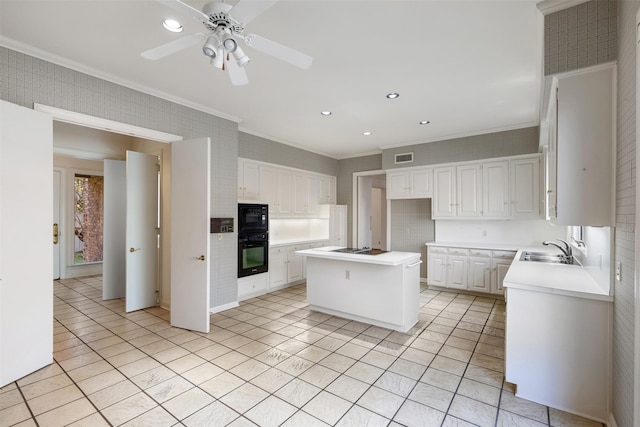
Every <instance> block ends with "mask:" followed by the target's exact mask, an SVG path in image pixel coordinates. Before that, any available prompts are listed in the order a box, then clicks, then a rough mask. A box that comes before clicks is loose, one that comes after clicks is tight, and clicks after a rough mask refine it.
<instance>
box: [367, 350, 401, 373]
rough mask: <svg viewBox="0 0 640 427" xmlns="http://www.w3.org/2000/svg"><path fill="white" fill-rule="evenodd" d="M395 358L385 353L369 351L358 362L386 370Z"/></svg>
mask: <svg viewBox="0 0 640 427" xmlns="http://www.w3.org/2000/svg"><path fill="white" fill-rule="evenodd" d="M395 360H396V358H395V357H394V356H390V355H388V354H385V353H381V352H379V351H376V350H371V351H369V353H367V354H366V355H364V357H362V359H360V361H362V362H365V363H368V364H369V365H373V366H377V367H378V368H381V369H387V368H388V367H389V366H391V364H392V363H393V362H395Z"/></svg>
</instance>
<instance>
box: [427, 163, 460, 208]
mask: <svg viewBox="0 0 640 427" xmlns="http://www.w3.org/2000/svg"><path fill="white" fill-rule="evenodd" d="M431 209H432V216H433V218H434V219H436V218H452V217H455V216H456V168H455V167H454V166H448V167H442V168H434V169H433V202H432V208H431Z"/></svg>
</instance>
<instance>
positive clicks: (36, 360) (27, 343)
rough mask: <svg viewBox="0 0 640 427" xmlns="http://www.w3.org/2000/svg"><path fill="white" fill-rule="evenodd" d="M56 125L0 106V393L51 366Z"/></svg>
mask: <svg viewBox="0 0 640 427" xmlns="http://www.w3.org/2000/svg"><path fill="white" fill-rule="evenodd" d="M52 259H53V120H52V118H51V116H49V115H46V114H43V113H39V112H36V111H33V110H30V109H28V108H24V107H19V106H17V105H15V104H11V103H9V102H5V101H0V387H3V386H5V385H6V384H9V383H10V382H13V381H16V380H17V379H19V378H22V377H24V376H25V375H28V374H30V373H32V372H33V371H36V370H38V369H40V368H42V367H44V366H46V365H49V364H50V363H52V362H53V272H52V267H51V265H52V262H51V261H52Z"/></svg>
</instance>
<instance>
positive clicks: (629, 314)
mask: <svg viewBox="0 0 640 427" xmlns="http://www.w3.org/2000/svg"><path fill="white" fill-rule="evenodd" d="M618 7H619V11H618V20H619V27H618V31H619V33H618V43H619V47H618V49H619V50H618V106H617V119H618V124H617V144H618V146H617V158H616V162H617V173H616V175H617V179H616V213H617V215H616V229H615V258H616V261H620V262H622V271H623V272H624V271H626V272H627V273H626V274H623V275H622V281H621V282H617V281H616V282H615V289H614V292H615V301H614V304H613V317H614V319H613V414H614V416H615V418H616V422H617V424H618V425H619V426H620V427H622V426H632V425H636V426H637V425H638V424H640V420H637V419H636V420H634V419H633V375H634V367H633V357H634V350H633V341H634V326H633V322H634V302H633V301H634V299H633V298H634V297H633V287H634V276H635V268H636V266H635V257H636V254H635V249H634V243H635V238H636V230H635V220H636V218H635V216H636V211H635V202H636V185H635V180H636V164H635V156H636V138H637V130H636V126H635V116H636V63H635V61H636V60H635V56H636V55H635V49H636V43H635V40H636V39H635V37H636V23H635V17H636V13H637V12H638V9H640V2H638V1H621V2H618ZM636 393H640V390H636ZM634 422H635V424H634Z"/></svg>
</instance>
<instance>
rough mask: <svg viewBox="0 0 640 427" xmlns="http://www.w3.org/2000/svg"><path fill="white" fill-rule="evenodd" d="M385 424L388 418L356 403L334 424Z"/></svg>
mask: <svg viewBox="0 0 640 427" xmlns="http://www.w3.org/2000/svg"><path fill="white" fill-rule="evenodd" d="M387 425H389V420H388V419H387V418H384V417H383V416H382V415H378V414H376V413H375V412H372V411H370V410H368V409H365V408H362V407H360V406H357V405H356V406H352V407H351V409H349V410H348V411H347V413H346V414H344V416H343V417H342V418H340V421H338V423H337V424H336V426H337V427H351V426H368V427H385V426H387Z"/></svg>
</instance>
